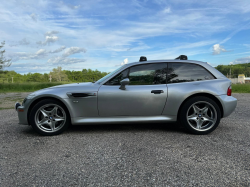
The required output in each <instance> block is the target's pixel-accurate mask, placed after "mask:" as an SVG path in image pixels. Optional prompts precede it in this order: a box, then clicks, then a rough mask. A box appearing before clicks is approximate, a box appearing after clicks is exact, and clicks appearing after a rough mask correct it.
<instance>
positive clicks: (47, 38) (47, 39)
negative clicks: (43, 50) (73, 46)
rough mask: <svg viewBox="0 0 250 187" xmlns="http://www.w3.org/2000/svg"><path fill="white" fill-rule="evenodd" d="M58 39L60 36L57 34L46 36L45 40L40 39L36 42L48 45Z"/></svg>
mask: <svg viewBox="0 0 250 187" xmlns="http://www.w3.org/2000/svg"><path fill="white" fill-rule="evenodd" d="M58 39H59V38H58V37H57V36H46V37H45V41H44V42H41V41H39V42H36V43H37V44H39V45H47V44H50V43H54V42H56V41H57V40H58Z"/></svg>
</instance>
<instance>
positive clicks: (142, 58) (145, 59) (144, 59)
mask: <svg viewBox="0 0 250 187" xmlns="http://www.w3.org/2000/svg"><path fill="white" fill-rule="evenodd" d="M142 61H147V57H145V56H141V57H140V60H139V62H142Z"/></svg>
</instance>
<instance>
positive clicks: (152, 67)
mask: <svg viewBox="0 0 250 187" xmlns="http://www.w3.org/2000/svg"><path fill="white" fill-rule="evenodd" d="M236 105H237V100H236V99H235V98H234V97H232V96H231V81H230V80H229V79H227V78H226V77H225V76H224V75H223V74H221V73H220V72H219V71H217V70H216V69H215V68H213V67H211V66H210V65H209V64H208V63H205V62H199V61H193V60H187V57H186V56H184V55H181V56H180V57H178V58H177V59H173V60H153V61H147V58H146V57H141V58H140V61H139V62H134V63H129V64H125V65H123V66H122V67H119V68H118V69H116V70H115V71H113V72H112V73H110V74H108V75H107V76H105V77H103V78H102V79H100V80H98V81H97V82H88V83H73V84H66V85H60V86H54V87H50V88H46V89H42V90H39V91H36V92H34V93H31V94H30V95H28V96H27V98H25V99H24V101H23V103H22V105H21V104H19V103H16V105H15V108H16V110H17V112H18V118H19V124H25V125H31V126H32V127H33V128H34V130H35V131H36V132H38V133H39V134H42V135H56V134H60V133H61V132H63V131H64V130H65V129H67V127H68V126H69V125H70V124H72V125H84V124H104V123H106V124H110V123H115V124H120V123H128V122H129V123H148V122H151V123H152V122H163V123H167V122H176V121H179V122H180V124H181V125H183V126H184V127H185V129H186V130H187V131H188V132H190V133H193V134H208V133H210V132H212V131H213V130H215V129H216V128H217V126H218V125H219V123H220V120H221V118H224V117H227V116H229V115H230V114H231V113H232V112H233V111H234V109H235V107H236Z"/></svg>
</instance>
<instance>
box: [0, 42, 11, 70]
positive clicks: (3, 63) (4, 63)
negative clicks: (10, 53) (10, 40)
mask: <svg viewBox="0 0 250 187" xmlns="http://www.w3.org/2000/svg"><path fill="white" fill-rule="evenodd" d="M4 44H5V42H4V41H3V42H2V43H1V45H0V49H2V48H3V47H4ZM4 53H5V50H3V51H0V70H2V71H3V69H4V68H5V67H9V66H10V65H11V59H8V60H7V59H5V58H4V56H3V55H4Z"/></svg>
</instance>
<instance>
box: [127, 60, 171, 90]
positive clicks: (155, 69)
mask: <svg viewBox="0 0 250 187" xmlns="http://www.w3.org/2000/svg"><path fill="white" fill-rule="evenodd" d="M166 76H167V63H155V64H143V65H138V66H133V67H131V68H130V71H129V76H128V78H129V80H130V83H129V85H154V84H166Z"/></svg>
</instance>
